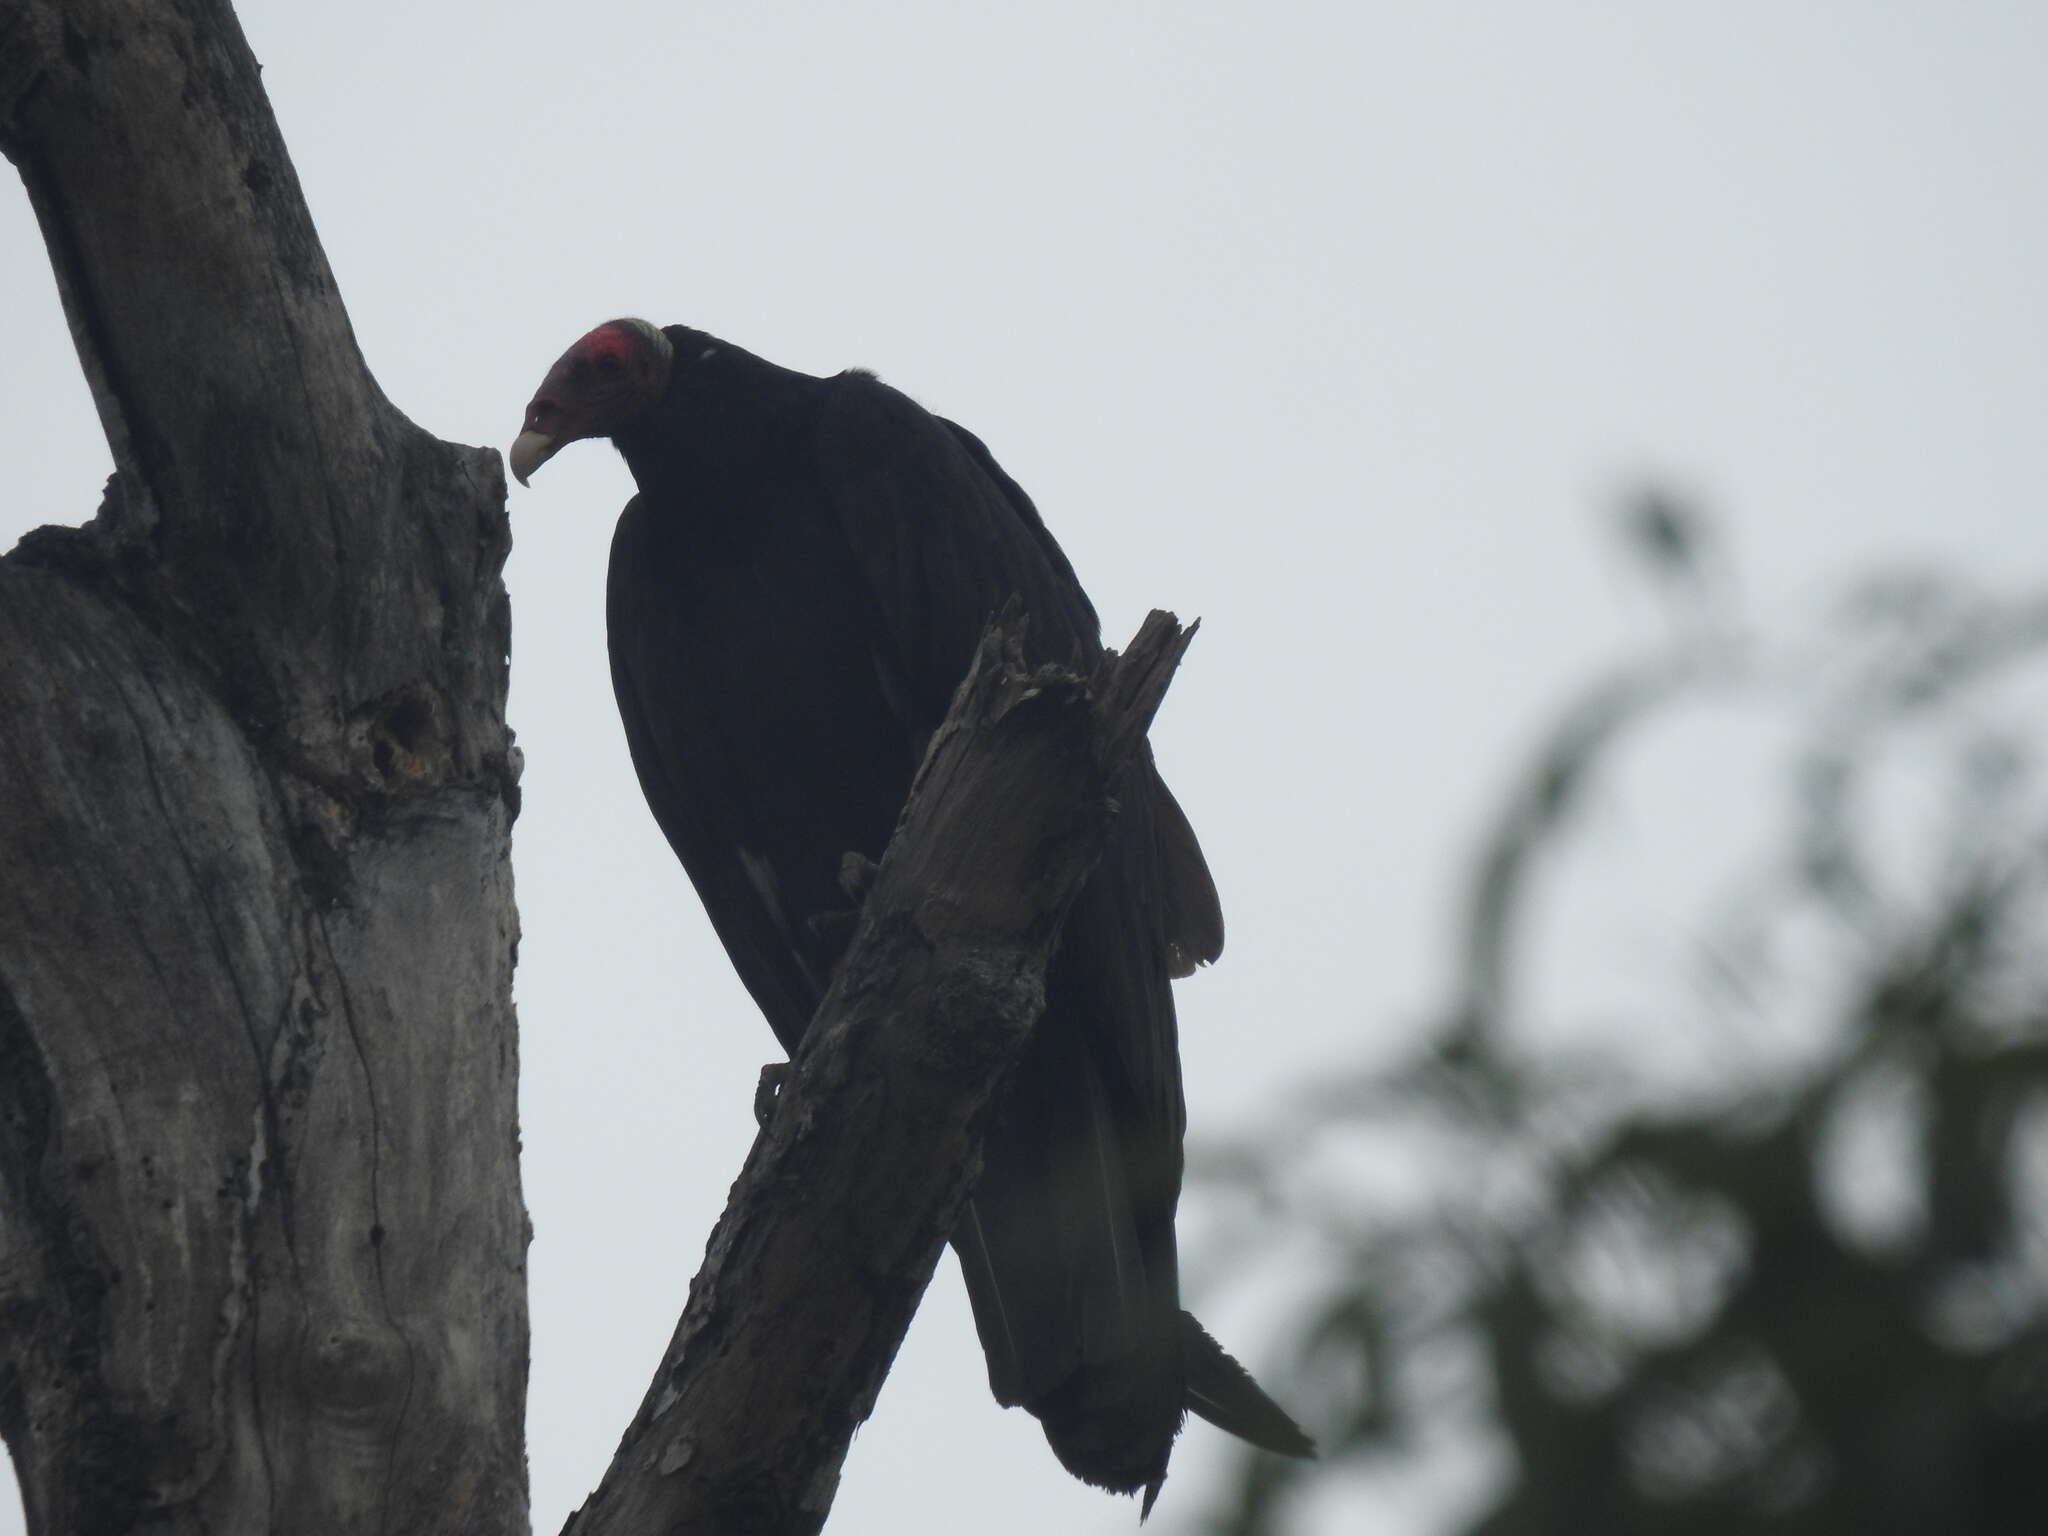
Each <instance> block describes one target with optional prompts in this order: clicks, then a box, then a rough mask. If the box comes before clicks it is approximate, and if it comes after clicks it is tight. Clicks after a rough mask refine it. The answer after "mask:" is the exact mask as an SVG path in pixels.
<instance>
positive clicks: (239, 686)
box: [0, 0, 527, 1533]
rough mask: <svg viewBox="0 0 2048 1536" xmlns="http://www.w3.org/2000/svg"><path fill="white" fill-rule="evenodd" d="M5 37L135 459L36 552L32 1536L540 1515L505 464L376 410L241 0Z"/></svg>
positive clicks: (25, 580) (107, 420)
mask: <svg viewBox="0 0 2048 1536" xmlns="http://www.w3.org/2000/svg"><path fill="white" fill-rule="evenodd" d="M0 61H4V62H0V148H4V150H5V152H6V153H7V155H8V157H9V158H10V159H11V160H12V161H13V162H14V163H15V165H16V166H17V168H18V169H19V171H20V173H21V176H22V180H23V182H24V183H25V185H26V186H27V189H28V193H29V196H30V199H31V201H32V202H33V204H34V207H35V210H36V214H37V217H38V218H39V220H40V221H41V224H42V229H43V234H44V238H45V241H46V243H47V245H48V247H49V250H50V254H51V258H52V261H53V263H54V265H55V267H56V270H57V276H58V282H59V288H60V291H61V293H62V295H63V299H64V303H65V308H66V313H67V315H68V317H69V319H70V322H71V327H72V332H73V335H74V337H75V338H76V340H77V343H78V350H79V355H80V358H81V360H82V362H83V364H84V367H85V371H86V375H87V377H88V379H89V380H90V381H91V384H92V388H93V394H94V397H95V400H96V401H97V404H98V407H99V411H100V415H101V419H102V421H103V423H104V426H105V429H106V433H107V437H108V440H109V442H110V443H111V445H112V447H113V451H114V458H115V463H116V466H117V475H116V477H115V480H114V482H113V483H112V484H111V485H110V487H109V491H108V495H107V498H106V501H105V503H104V505H103V506H102V508H101V510H100V514H99V516H98V518H97V519H96V520H95V521H94V522H93V523H92V524H91V525H90V526H89V527H87V528H85V529H83V530H44V531H43V532H42V533H41V534H38V535H33V536H31V538H30V539H28V540H25V541H24V543H23V545H22V547H21V548H20V549H18V550H17V551H15V553H14V554H12V555H11V556H9V557H7V559H6V560H4V561H0V1433H4V1435H5V1437H6V1439H7V1441H8V1444H9V1446H10V1448H11V1449H12V1451H13V1453H14V1457H15V1464H16V1467H17V1469H18V1472H19V1475H20V1478H21V1485H22V1494H23V1499H24V1503H25V1505H26V1508H27V1513H28V1519H29V1524H30V1528H31V1529H32V1530H33V1531H35V1532H38V1533H43V1532H66V1533H70V1532H91V1533H111V1532H116V1531H128V1530H133V1529H136V1528H138V1527H139V1526H141V1525H143V1524H145V1523H147V1524H149V1525H150V1526H151V1528H152V1529H156V1530H165V1531H172V1532H176V1531H192V1532H198V1531H202V1530H204V1531H211V1532H222V1531H231V1532H244V1531H247V1532H254V1531H266V1530H292V1531H308V1532H311V1531H320V1532H336V1531H355V1530H372V1529H376V1530H383V1529H392V1530H404V1531H408V1532H432V1531H447V1532H458V1531H459V1532H465V1533H468V1532H507V1533H517V1532H523V1531H524V1530H525V1529H526V1524H527V1522H526V1496H525V1473H524V1464H523V1458H522V1448H521V1441H520V1432H521V1419H522V1409H523V1403H524V1393H525V1376H526V1310H525V1309H526V1301H525V1283H524V1263H523V1260H524V1253H525V1237H526V1228H525V1216H524V1211H523V1208H522V1205H521V1201H520V1195H519V1183H518V1167H517V1150H516V1139H517V1134H516V1123H515V1097H514V1094H515V1087H516V1071H515V1069H516V1042H515V1037H514V1033H513V1016H512V1008H511V1000H510V986H511V971H512V949H513V944H514V940H515V935H516V919H515V914H514V909H513V905H512V892H511V879H510V872H509V866H508V863H507V841H508V831H509V826H510V822H511V818H512V815H513V812H514V809H515V805H516V802H515V798H514V797H515V793H516V791H515V789H514V785H513V781H514V771H515V770H514V763H515V759H514V758H513V755H512V752H511V749H510V738H509V736H508V734H507V732H506V730H505V726H504V716H503V705H504V696H505V655H506V649H507V644H508V623H509V621H508V616H507V610H506V606H505V600H504V593H503V589H502V586H501V584H500V582H499V579H498V572H499V567H500V565H501V564H502V562H503V559H504V555H505V552H506V549H507V534H506V525H505V520H504V489H503V482H502V479H501V477H500V473H499V470H498V465H497V461H496V456H495V455H494V454H492V453H490V452H488V451H486V450H479V449H468V448H461V447H457V446H455V445H452V444H447V443H441V442H437V441H435V440H434V439H433V438H431V437H429V436H427V435H426V434H424V433H422V432H421V431H419V430H418V429H417V428H415V427H414V426H413V425H412V424H411V423H409V422H408V421H406V420H405V419H404V417H403V416H401V415H400V414H399V412H398V411H397V410H396V409H395V408H393V407H392V406H391V405H390V403H389V402H387V401H386V400H385V399H384V398H383V396H382V394H381V393H380V392H379V391H378V389H377V387H376V384H375V382H374V381H373V380H372V379H371V377H370V375H369V373H368V371H367V369H366V368H365V366H364V364H363V361H362V359H361V357H360V355H359V353H358V351H357V348H356V345H355V340H354V337H353V336H352V334H351V332H350V329H349V324H348V318H347V315H346V313H345V312H344V310H343V308H342V305H341V302H340V299H339V297H338V296H337V294H336V292H335V287H334V282H333V278H332V276H331V274H330V273H329V271H328V268H327V264H326V261H325V258H324V256H323V255H322V253H321V250H320V247H319V243H318V241H317V239H316V238H315V236H314V233H313V229H312V225H311V221H310V219H309V217H308V215H307V212H306V209H305V205H304V203H303V201H302V199H301V197H300V194H299V189H298V184H297V181H296V178H295V177H294V175H293V172H292V169H291V165H290V162H289V161H288V159H287V158H286V155H285V151H284V146H283V144H282V142H281V140H280V139H279V136H278V132H277V128H276V125H275V123H274V121H273V119H272V118H271V115H270V111H269V108H268V105H267V103H266V102H265V100H264V97H263V94H262V91H261V88H260V86H259V84H258V81H257V72H256V66H255V62H254V60H253V59H252V58H251V57H250V55H249V51H248V49H247V46H246V45H245V43H244V42H243V39H242V35H241V32H240V29H239V28H238V26H237V25H236V23H235V20H234V17H233V15H232V13H231V12H230V11H229V10H228V9H227V7H226V6H225V5H223V4H217V3H210V0H165V3H151V0H79V3H68V4H61V5H59V4H53V3H50V0H0Z"/></svg>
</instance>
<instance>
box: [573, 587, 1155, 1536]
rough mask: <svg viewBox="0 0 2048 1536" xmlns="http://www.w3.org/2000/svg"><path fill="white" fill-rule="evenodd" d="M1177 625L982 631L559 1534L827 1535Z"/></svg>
mask: <svg viewBox="0 0 2048 1536" xmlns="http://www.w3.org/2000/svg"><path fill="white" fill-rule="evenodd" d="M1193 634H1194V631H1193V630H1192V629H1191V628H1190V629H1187V630H1183V629H1181V628H1180V626H1179V625H1178V624H1177V623H1175V622H1174V620H1173V618H1172V616H1171V615H1170V614H1164V613H1156V612H1155V613H1154V614H1152V615H1151V616H1150V617H1149V618H1148V619H1147V620H1146V621H1145V624H1144V627H1143V628H1141V629H1140V630H1139V632H1138V636H1137V638H1136V639H1135V640H1134V641H1132V643H1131V647H1130V650H1129V651H1128V652H1127V653H1126V654H1125V655H1124V656H1122V657H1117V656H1115V655H1114V654H1112V655H1111V656H1110V657H1109V658H1108V659H1106V660H1105V661H1104V663H1103V665H1102V666H1101V668H1099V669H1098V671H1097V672H1096V674H1095V676H1094V677H1093V678H1092V679H1089V678H1082V677H1079V676H1076V675H1075V674H1073V673H1070V672H1066V671H1063V670H1061V669H1059V668H1053V667H1046V668H1040V669H1038V670H1036V671H1030V670H1027V669H1026V668H1024V667H1023V666H1022V665H1021V664H1020V662H1019V660H1018V648H1017V646H1016V643H1015V642H1016V639H1017V635H1016V632H1015V630H1014V628H1004V627H1001V626H998V627H997V628H996V629H994V630H992V631H991V632H990V635H989V636H988V638H986V639H985V640H984V641H983V643H982V647H981V651H980V653H979V655H978V656H977V658H976V662H975V666H974V669H973V670H972V671H971V672H970V673H969V675H968V677H967V679H966V681H965V682H964V683H962V685H961V687H960V691H959V693H958V694H957V695H956V697H955V699H954V702H953V708H952V712H951V713H950V714H949V715H948V716H947V719H946V723H945V724H944V725H943V726H942V727H941V728H940V730H939V732H938V734H937V735H936V736H935V737H934V738H933V741H932V745H931V749H930V751H929V752H928V753H927V754H926V757H925V762H924V766H923V768H922V769H921V770H920V771H919V774H918V780H917V784H916V786H915V787H914V788H913V790H912V792H911V797H910V801H909V804H908V805H907V806H906V807H905V809H904V813H903V816H902V819H901V821H900V822H899V823H898V826H897V829H896V834H895V836H894V837H893V838H892V839H891V841H890V844H889V850H888V852H887V854H885V855H884V857H883V860H882V867H881V870H880V873H879V874H878V875H877V876H876V877H875V880H874V883H873V886H872V888H871V889H870V891H869V892H868V895H867V900H866V902H865V905H864V907H863V910H862V915H861V923H860V928H859V931H858V932H857V933H856V934H855V937H854V941H853V946H852V948H851V949H850V950H849V951H848V953H847V957H846V959H845V961H844V963H843V964H842V965H841V967H840V969H839V972H838V974H837V976H836V977H835V979H834V981H833V985H832V988H831V990H830V991H829V992H828V993H827V994H826V997H825V1000H824V1002H823V1003H822V1004H821V1005H820V1007H819V1010H818V1015H817V1018H816V1019H815V1020H814V1021H813V1023H812V1025H811V1029H810V1032H809V1034H808V1035H807V1036H806V1037H805V1039H804V1045H803V1049H802V1050H801V1051H799V1052H798V1054H797V1057H796V1060H795V1062H794V1063H792V1065H791V1068H790V1071H789V1075H788V1078H787V1079H786V1081H785V1083H784V1085H783V1088H782V1092H781V1095H780V1097H779V1098H778V1099H777V1100H776V1102H775V1108H774V1112H773V1114H772V1116H771V1118H770V1119H769V1122H768V1124H767V1126H766V1128H765V1129H764V1130H763V1131H762V1133H761V1135H760V1136H759V1137H758V1138H757V1139H756V1141H755V1143H754V1148H753V1151H752V1152H751V1154H750V1155H749V1156H748V1159H747V1165H746V1168H745V1170H744V1171H743V1172H742V1173H741V1175H740V1178H739V1182H738V1183H737V1184H736V1185H735V1186H734V1187H733V1191H732V1196H731V1199H730V1200H729V1202H728V1204H727V1206H726V1211H725V1215H724V1216H723V1217H722V1218H721V1219H720V1221H719V1224H718V1226H717V1228H716V1230H715V1231H714V1232H713V1233H712V1237H711V1244H710V1247H709V1249H708V1251H707V1253H706V1255H705V1261H704V1267H703V1269H702V1270H701V1271H700V1272H699V1273H698V1275H697V1278H696V1280H695V1281H694V1282H693V1283H692V1285H691V1287H690V1299H689V1303H688V1305H687V1307H686V1308H685V1310H684V1313H683V1317H682V1321H681V1322H680V1323H678V1324H677V1327H676V1331H675V1335H674V1337H673V1338H672V1339H671V1340H670V1343H669V1347H668V1350H667V1353H666V1354H665V1355H664V1356H663V1358H662V1362H661V1367H660V1369H659V1370H658V1371H657V1372H656V1373H655V1377H654V1383H653V1385H652V1386H651V1387H650V1388H649V1389H648V1393H647V1397H646V1399H645V1401H644V1402H643V1403H642V1404H641V1407H640V1411H639V1413H638V1414H636V1415H635V1417H634V1419H633V1423H632V1425H631V1426H630V1427H629V1428H628V1429H627V1431H626V1435H625V1438H624V1440H623V1442H622V1443H621V1444H620V1446H619V1450H618V1454H617V1455H616V1456H615V1457H614V1458H613V1461H612V1465H611V1468H610V1470H609V1471H608V1472H607V1473H606V1475H605V1479H604V1483H603V1485H602V1486H601V1487H600V1488H599V1489H598V1491H597V1492H596V1493H595V1494H594V1495H592V1497H591V1499H590V1501H589V1502H588V1503H587V1504H586V1505H585V1506H584V1507H583V1508H582V1509H581V1510H580V1511H578V1513H577V1514H576V1515H575V1516H574V1517H572V1518H571V1520H570V1521H569V1525H568V1527H567V1528H566V1531H565V1536H568V1533H570V1532H573V1533H574V1536H625V1533H639V1532H656V1531H659V1532H664V1533H703V1536H713V1533H719V1536H731V1533H738V1532H745V1533H750V1536H771V1533H772V1536H796V1533H805V1532H812V1531H816V1530H817V1529H818V1528H819V1527H820V1526H822V1525H823V1523H824V1520H825V1516H826V1514H827V1513H828V1512H829V1510H830V1508H831V1504H832V1496H833V1492H834V1490H835V1489H836V1487H837V1484H838V1476H839V1466H840V1463H841V1461H842V1460H844V1458H845V1455H846V1448H847V1445H848V1443H849V1441H850V1440H851V1439H852V1437H853V1431H854V1429H855V1428H856V1427H857V1426H858V1425H859V1424H860V1422H861V1421H862V1420H863V1419H865V1418H866V1417H867V1415H868V1413H869V1411H870V1410H871V1409H872V1408H873V1406H874V1402H875V1396H876V1394H877V1393H878V1392H879V1391H880V1390H881V1385H882V1379H883V1377H884V1376H886V1375H887V1373H888V1369H889V1364H890V1362H891V1361H892V1360H893V1359H894V1358H895V1355H896V1349H897V1346H898V1345H899V1344H900V1343H901V1342H902V1339H903V1333H904V1330H905V1329H906V1328H907V1327H908V1326H909V1323H910V1317H911V1314H912V1313H913V1312H914V1311H915V1310H916V1309H917V1303H918V1299H919V1298H920V1297H921V1296H922V1295H923V1294H924V1288H925V1284H926V1282H927V1281H929V1280H930V1279H931V1275H932V1269H933V1267H934V1265H935V1264H936V1263H937V1262H938V1256H939V1252H940V1250H941V1249H942V1248H943V1247H944V1245H945V1240H946V1236H947V1234H948V1233H950V1232H951V1231H952V1229H953V1223H954V1220H955V1218H956V1217H957V1216H958V1214H959V1210H960V1206H961V1203H962V1201H964V1200H965V1198H966V1196H967V1194H968V1193H969V1192H970V1191H971V1190H972V1188H973V1186H974V1182H975V1179H976V1178H977V1177H978V1175H979V1173H980V1168H981V1132H982V1126H983V1119H984V1114H985V1111H986V1110H987V1107H988V1105H989V1102H990V1100H991V1098H992V1096H993V1095H994V1093H995V1092H996V1091H997V1089H998V1088H999V1086H1000V1084H1001V1082H1002V1081H1003V1078H1004V1075H1005V1073H1006V1072H1007V1071H1008V1069H1009V1067H1010V1066H1011V1065H1012V1064H1013V1063H1014V1062H1015V1060H1016V1058H1017V1055H1018V1053H1019V1052H1020V1051H1021V1049H1022V1048H1023V1045H1024V1042H1025V1039H1026V1038H1027V1036H1028V1035H1029V1033H1030V1031H1031V1028H1032V1026H1033V1024H1035V1023H1036V1021H1037V1019H1038V1015H1039V1012H1040V1010H1041V1009H1042V1008H1043V1006H1044V1002H1045V996H1044V986H1045V963H1046V960H1047V958H1048V957H1049V956H1050V954H1051V952H1052V947H1053V943H1054V941H1055V939H1056V938H1057V936H1058V933H1059V926H1060V922H1061V920H1062V918H1064V916H1065V914H1066V910H1067V907H1068V906H1069V905H1070V904H1071V903H1072V901H1073V899H1074V896H1075V895H1076V894H1077V893H1078V892H1079V890H1080V889H1081V886H1082V884H1083V883H1084V882H1085V881H1086V879H1087V877H1088V875H1089V872H1090V871H1091V870H1093V869H1094V867H1095V864H1096V862H1097V860H1098V859H1099V858H1100V856H1101V853H1102V844H1103V838H1104V834H1105V832H1106V830H1107V827H1108V824H1109V820H1110V817H1111V815H1112V813H1113V802H1112V801H1111V799H1110V794H1111V791H1112V789H1113V787H1114V782H1115V778H1116V775H1117V774H1118V772H1119V771H1120V770H1121V769H1122V768H1123V767H1124V766H1125V765H1126V764H1128V763H1129V762H1130V761H1131V760H1132V759H1133V758H1134V757H1135V756H1137V755H1138V753H1139V752H1141V751H1142V743H1143V737H1144V732H1145V730H1146V728H1147V726H1148V725H1149V724H1150V723H1151V719H1152V714H1153V711H1154V710H1156V709H1157V708H1158V705H1159V700H1160V698H1161V697H1162V696H1163V695H1164V693H1165V691H1166V685H1167V683H1168V681H1169V680H1170V679H1171V677H1172V674H1173V670H1174V667H1175V666H1176V665H1177V664H1178V663H1179V660H1180V657H1181V654H1182V652H1183V651H1184V650H1185V649H1186V648H1187V644H1188V642H1189V640H1191V639H1192V638H1193Z"/></svg>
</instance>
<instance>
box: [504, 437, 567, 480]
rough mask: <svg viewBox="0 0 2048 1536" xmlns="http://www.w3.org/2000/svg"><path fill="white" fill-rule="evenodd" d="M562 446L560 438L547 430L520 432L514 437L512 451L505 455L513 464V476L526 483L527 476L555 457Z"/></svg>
mask: <svg viewBox="0 0 2048 1536" xmlns="http://www.w3.org/2000/svg"><path fill="white" fill-rule="evenodd" d="M561 446H562V444H561V442H560V440H559V439H557V438H553V437H550V436H548V434H547V433H545V432H522V433H520V434H519V435H518V436H517V437H515V438H513V439H512V451H511V452H510V453H508V454H507V455H506V456H505V457H506V459H507V460H508V461H509V462H510V464H511V465H512V478H513V479H514V480H517V481H518V482H519V483H520V484H521V485H524V484H526V481H527V477H528V476H530V475H531V474H532V473H533V472H534V471H535V470H536V469H539V468H540V467H541V465H543V464H545V463H547V461H548V460H549V459H551V458H553V457H554V456H555V450H556V449H557V448H559V447H561Z"/></svg>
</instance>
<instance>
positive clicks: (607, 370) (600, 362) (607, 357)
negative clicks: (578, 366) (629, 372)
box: [597, 352, 626, 379]
mask: <svg viewBox="0 0 2048 1536" xmlns="http://www.w3.org/2000/svg"><path fill="white" fill-rule="evenodd" d="M625 366H626V365H625V364H624V363H623V362H621V361H620V360H619V355H618V353H616V352H601V353H599V354H598V358H597V371H598V372H599V373H601V374H603V375H604V376H605V377H606V378H608V379H609V378H612V377H614V376H616V375H617V373H618V371H619V370H620V369H621V368H623V367H625Z"/></svg>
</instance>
